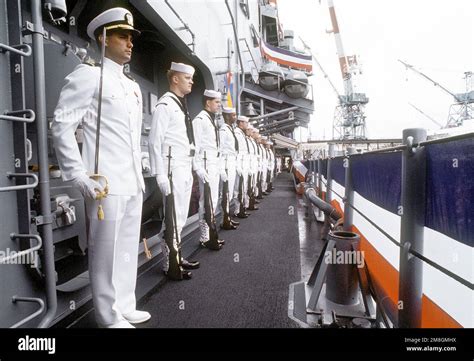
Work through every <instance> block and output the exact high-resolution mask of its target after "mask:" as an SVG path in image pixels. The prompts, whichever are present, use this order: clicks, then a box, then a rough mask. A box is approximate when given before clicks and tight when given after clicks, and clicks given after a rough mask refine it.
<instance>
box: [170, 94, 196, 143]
mask: <svg viewBox="0 0 474 361" xmlns="http://www.w3.org/2000/svg"><path fill="white" fill-rule="evenodd" d="M171 93H172V94H173V95H174V97H173V96H171V97H170V98H171V99H173V100H174V101H175V103H176V104H178V106H179V108H180V109H181V111H182V112H183V114H184V123H185V125H186V135H187V136H188V140H189V144H192V145H196V143H195V142H194V130H193V122H192V120H191V117H190V116H189V112H188V104H187V102H186V98H185V97H180V96H178V95H176V94H175V93H173V92H171ZM175 97H176V98H175Z"/></svg>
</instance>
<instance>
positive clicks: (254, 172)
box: [247, 127, 261, 210]
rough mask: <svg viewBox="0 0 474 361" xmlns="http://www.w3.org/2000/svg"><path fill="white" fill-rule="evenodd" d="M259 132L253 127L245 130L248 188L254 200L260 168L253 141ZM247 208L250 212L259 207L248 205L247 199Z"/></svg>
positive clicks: (256, 148) (255, 143) (256, 149)
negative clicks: (248, 157) (247, 149)
mask: <svg viewBox="0 0 474 361" xmlns="http://www.w3.org/2000/svg"><path fill="white" fill-rule="evenodd" d="M258 134H259V131H258V129H256V128H254V127H251V128H250V127H249V129H247V138H248V141H249V145H250V146H249V147H250V162H249V169H250V170H249V172H250V177H249V187H251V188H250V189H251V192H253V196H254V198H255V199H256V198H257V196H258V188H257V176H258V170H259V168H260V162H261V159H260V149H259V147H258V144H257V142H256V141H255V138H256V137H258ZM255 203H256V204H258V203H259V201H256V202H255ZM247 206H248V209H250V210H257V209H258V208H259V207H258V206H256V205H253V204H250V199H249V198H247Z"/></svg>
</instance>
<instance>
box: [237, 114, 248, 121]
mask: <svg viewBox="0 0 474 361" xmlns="http://www.w3.org/2000/svg"><path fill="white" fill-rule="evenodd" d="M237 120H238V121H239V122H245V123H248V122H249V118H248V117H246V116H244V115H239V116H238V117H237Z"/></svg>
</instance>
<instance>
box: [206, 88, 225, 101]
mask: <svg viewBox="0 0 474 361" xmlns="http://www.w3.org/2000/svg"><path fill="white" fill-rule="evenodd" d="M204 96H205V97H208V98H214V99H220V98H222V95H221V93H219V92H218V91H215V90H209V89H206V90H204Z"/></svg>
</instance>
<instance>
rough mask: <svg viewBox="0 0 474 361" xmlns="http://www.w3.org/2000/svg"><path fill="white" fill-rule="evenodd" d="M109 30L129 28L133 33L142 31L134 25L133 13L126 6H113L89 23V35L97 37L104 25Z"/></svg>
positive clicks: (92, 37)
mask: <svg viewBox="0 0 474 361" xmlns="http://www.w3.org/2000/svg"><path fill="white" fill-rule="evenodd" d="M104 26H105V28H106V29H107V31H108V30H118V29H123V30H129V31H130V32H132V33H133V35H139V34H140V32H139V31H138V30H137V29H135V28H134V27H133V15H132V13H131V12H130V11H128V10H127V9H124V8H112V9H109V10H106V11H104V12H103V13H100V14H99V15H97V16H96V17H95V18H94V19H92V21H91V22H90V23H89V25H87V35H89V37H90V38H91V39H95V38H96V35H99V33H100V31H101V30H102V29H103V27H104Z"/></svg>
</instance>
